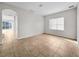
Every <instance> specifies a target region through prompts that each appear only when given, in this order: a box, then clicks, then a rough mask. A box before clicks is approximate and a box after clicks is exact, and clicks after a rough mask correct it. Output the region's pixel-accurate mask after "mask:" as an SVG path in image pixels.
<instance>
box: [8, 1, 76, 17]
mask: <svg viewBox="0 0 79 59" xmlns="http://www.w3.org/2000/svg"><path fill="white" fill-rule="evenodd" d="M6 3H8V4H11V5H14V6H17V7H20V8H23V9H26V10H30V11H32V12H34V13H36V14H39V15H42V16H44V15H48V14H52V13H56V12H60V11H64V10H68V9H70V8H68V6H71V5H74V7H76V5H77V2H6ZM40 4H42V7H40V6H39V5H40Z"/></svg>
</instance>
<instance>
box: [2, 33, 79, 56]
mask: <svg viewBox="0 0 79 59" xmlns="http://www.w3.org/2000/svg"><path fill="white" fill-rule="evenodd" d="M77 46H78V44H77V42H76V41H73V40H70V39H66V38H62V37H57V36H52V35H46V34H40V35H37V36H33V37H30V38H24V39H20V40H18V39H17V40H15V39H14V40H13V39H12V40H10V39H9V40H8V39H4V40H3V46H2V47H1V48H0V56H2V57H6V56H9V57H12V56H14V57H38V56H39V57H50V56H51V57H78V56H79V48H78V47H77Z"/></svg>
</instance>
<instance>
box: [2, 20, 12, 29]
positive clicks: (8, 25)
mask: <svg viewBox="0 0 79 59" xmlns="http://www.w3.org/2000/svg"><path fill="white" fill-rule="evenodd" d="M2 23H3V29H11V28H12V24H11V21H3V22H2Z"/></svg>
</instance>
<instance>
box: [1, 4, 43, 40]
mask: <svg viewBox="0 0 79 59" xmlns="http://www.w3.org/2000/svg"><path fill="white" fill-rule="evenodd" d="M0 8H1V9H12V10H14V11H15V12H16V13H17V15H18V38H19V39H20V38H27V37H30V36H34V35H38V34H41V33H43V26H44V20H43V17H42V16H40V15H36V14H34V13H33V12H31V11H28V10H24V9H21V8H18V7H14V6H12V5H8V4H4V3H0Z"/></svg>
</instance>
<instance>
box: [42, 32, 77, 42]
mask: <svg viewBox="0 0 79 59" xmlns="http://www.w3.org/2000/svg"><path fill="white" fill-rule="evenodd" d="M43 34H47V35H53V36H58V35H54V34H48V33H43ZM58 37H62V38H67V39H72V40H74V41H77V39H73V38H68V37H64V36H58Z"/></svg>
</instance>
